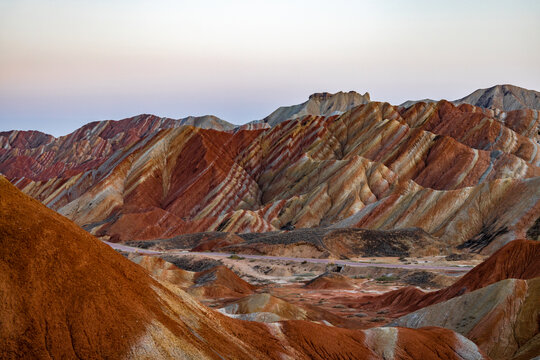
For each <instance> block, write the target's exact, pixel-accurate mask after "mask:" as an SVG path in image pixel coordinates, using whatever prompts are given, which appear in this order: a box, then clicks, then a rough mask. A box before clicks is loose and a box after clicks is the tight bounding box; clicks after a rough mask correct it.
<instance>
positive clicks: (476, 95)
mask: <svg viewBox="0 0 540 360" xmlns="http://www.w3.org/2000/svg"><path fill="white" fill-rule="evenodd" d="M436 102H437V101H436V100H432V99H424V100H409V101H405V102H404V103H402V104H401V105H400V106H402V107H404V108H409V107H411V106H413V105H415V104H417V103H436ZM452 103H453V104H454V105H461V104H469V105H473V106H478V107H480V108H484V109H491V110H493V111H495V113H497V115H500V116H501V117H502V120H504V116H505V113H506V112H508V111H513V110H528V109H532V110H540V93H539V92H538V91H534V90H528V89H524V88H521V87H519V86H514V85H508V84H505V85H495V86H492V87H490V88H487V89H478V90H476V91H474V92H473V93H471V94H469V95H467V96H465V97H463V98H461V99H458V100H454V101H452Z"/></svg>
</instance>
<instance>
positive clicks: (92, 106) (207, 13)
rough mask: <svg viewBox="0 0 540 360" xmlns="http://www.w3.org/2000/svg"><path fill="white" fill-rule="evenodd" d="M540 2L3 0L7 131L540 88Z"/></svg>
mask: <svg viewBox="0 0 540 360" xmlns="http://www.w3.org/2000/svg"><path fill="white" fill-rule="evenodd" d="M539 35H540V3H539V2H535V1H525V0H523V1H515V2H512V3H508V2H503V1H491V2H490V1H476V2H474V3H471V2H467V1H454V2H451V3H446V2H432V1H411V2H408V3H407V4H405V3H404V2H398V1H386V2H376V1H362V2H349V1H336V2H333V3H332V4H327V3H325V2H322V1H275V2H271V3H265V2H262V1H231V2H228V3H227V4H222V3H221V2H218V1H201V2H196V3H177V2H172V1H153V2H144V1H132V2H127V1H116V2H114V3H110V2H106V1H93V2H89V1H81V2H69V1H48V2H43V1H37V0H32V1H24V0H19V1H10V0H8V1H4V2H2V3H0V131H5V130H12V129H21V130H27V129H33V130H40V131H43V132H46V133H50V134H53V135H55V136H59V135H65V134H67V133H69V132H71V131H73V130H75V129H76V128H78V127H80V126H82V125H84V124H85V123H88V122H90V121H97V120H118V119H122V118H126V117H130V116H134V115H137V114H141V113H151V114H155V115H158V116H165V117H171V118H183V117H186V116H190V115H193V116H201V115H210V114H211V115H215V116H218V117H219V118H221V119H224V120H226V121H229V122H231V123H234V124H243V123H246V122H248V121H251V120H256V119H261V118H263V117H264V116H266V115H268V114H269V113H271V112H272V111H273V110H275V109H276V108H277V107H279V106H286V105H293V104H298V103H301V102H304V101H306V100H307V97H308V96H309V95H310V94H312V93H314V92H322V91H328V92H337V91H350V90H354V91H357V92H359V93H364V92H366V91H367V92H369V93H370V95H371V98H372V100H379V101H388V102H390V103H393V104H400V103H402V102H404V101H406V100H417V99H423V98H433V99H441V98H445V99H448V100H454V99H457V98H460V97H463V96H465V95H468V94H470V93H471V92H473V91H475V90H476V89H479V88H488V87H491V86H494V85H498V84H512V85H516V86H520V87H524V88H528V89H531V90H537V91H538V90H540V67H539V66H538V64H539V63H540V43H539V42H538V41H537V40H535V39H537V38H538V36H539Z"/></svg>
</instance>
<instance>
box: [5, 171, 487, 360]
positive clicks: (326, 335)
mask: <svg viewBox="0 0 540 360" xmlns="http://www.w3.org/2000/svg"><path fill="white" fill-rule="evenodd" d="M173 291H174V292H173ZM0 294H1V296H2V300H3V301H2V303H1V304H0V318H1V319H2V326H1V327H0V348H1V349H2V357H4V358H85V359H96V358H113V359H117V358H130V359H131V358H153V359H159V358H186V359H220V358H221V359H224V358H232V359H253V358H256V359H276V358H287V357H288V358H294V359H309V358H311V359H322V358H325V359H326V358H378V357H379V358H380V357H383V356H385V357H387V356H389V355H390V356H392V357H393V356H395V357H396V358H424V359H436V358H446V359H462V358H466V359H481V358H484V356H483V355H482V354H481V353H480V352H479V350H478V349H477V347H476V345H474V343H472V342H471V341H469V340H467V339H466V338H464V337H463V336H461V335H459V334H456V333H455V332H453V331H451V330H445V329H440V328H429V329H420V330H415V329H404V328H403V329H402V328H392V329H390V330H386V329H383V330H376V331H375V332H361V331H352V330H344V329H335V328H331V327H326V326H322V325H318V324H312V323H309V322H302V321H291V322H283V323H280V324H275V325H265V324H260V323H254V322H242V321H237V320H234V319H230V318H228V317H225V316H223V315H221V314H219V313H217V312H214V311H211V310H209V309H208V308H205V307H204V306H202V305H200V304H199V303H197V302H196V301H194V300H193V299H192V298H191V297H190V296H189V295H187V294H186V293H185V292H183V291H181V290H178V289H177V288H171V289H168V288H166V287H165V286H163V285H161V284H160V283H158V282H157V281H156V280H154V279H152V278H151V277H150V276H148V274H147V273H146V272H145V271H144V269H142V268H141V267H140V266H138V265H136V264H134V263H132V262H130V261H128V260H127V259H125V258H123V257H122V256H121V255H120V254H117V253H116V252H115V251H113V250H112V249H111V248H109V247H108V246H107V245H105V244H103V243H100V242H99V241H97V240H96V239H94V238H93V237H92V236H90V235H89V234H87V233H86V232H84V231H83V230H81V229H80V228H78V227H77V226H76V225H75V224H73V223H72V222H70V221H68V220H66V219H65V218H63V217H62V216H60V215H58V214H56V213H54V212H53V211H52V210H50V209H48V208H46V207H45V206H43V205H41V204H40V203H39V202H37V201H35V200H32V199H30V198H29V197H27V196H26V195H23V194H22V193H20V192H19V191H18V190H17V189H16V188H15V187H14V186H12V185H10V184H9V183H8V182H7V180H5V179H4V178H0Z"/></svg>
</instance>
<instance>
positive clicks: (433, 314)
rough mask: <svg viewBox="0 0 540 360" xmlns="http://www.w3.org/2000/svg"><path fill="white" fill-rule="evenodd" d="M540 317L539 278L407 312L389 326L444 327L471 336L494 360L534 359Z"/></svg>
mask: <svg viewBox="0 0 540 360" xmlns="http://www.w3.org/2000/svg"><path fill="white" fill-rule="evenodd" d="M539 317H540V277H537V278H535V279H531V280H518V279H507V280H502V281H499V282H496V283H494V284H492V285H489V286H487V287H484V288H481V289H479V290H476V291H473V292H470V293H467V294H465V295H462V296H458V297H455V298H453V299H450V300H448V301H445V302H441V303H438V304H436V305H431V306H428V307H425V308H423V309H421V310H418V311H415V312H413V313H410V314H408V315H405V316H403V317H401V318H399V319H397V320H395V321H394V322H392V323H391V324H390V325H389V326H405V327H410V328H420V327H425V326H440V327H444V328H447V329H452V330H454V331H457V332H459V333H460V334H462V335H464V336H466V337H468V338H469V339H471V340H472V341H474V343H475V344H477V345H478V346H479V347H480V348H481V349H482V350H484V351H485V352H486V354H488V355H489V356H490V357H491V358H493V359H531V358H532V357H534V356H536V355H538V354H540V341H538V339H537V337H538V334H540V329H539V326H540V325H539V323H538V319H539ZM535 337H536V338H535Z"/></svg>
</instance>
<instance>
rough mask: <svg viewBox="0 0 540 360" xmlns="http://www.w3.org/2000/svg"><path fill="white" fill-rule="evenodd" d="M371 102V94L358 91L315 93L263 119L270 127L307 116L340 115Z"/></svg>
mask: <svg viewBox="0 0 540 360" xmlns="http://www.w3.org/2000/svg"><path fill="white" fill-rule="evenodd" d="M368 102H370V98H369V93H367V92H366V93H365V94H364V95H362V94H359V93H357V92H356V91H349V92H343V91H340V92H337V93H335V94H332V93H329V92H319V93H313V94H311V95H310V96H309V99H308V100H307V101H306V102H303V103H301V104H298V105H292V106H282V107H280V108H278V109H277V110H275V111H274V112H273V113H271V114H270V115H268V116H267V117H265V118H264V119H263V122H265V123H268V124H269V125H270V126H274V125H276V124H279V123H281V122H283V121H285V120H291V119H296V118H299V117H302V116H305V115H316V116H331V115H340V114H342V113H344V112H345V111H348V110H350V109H352V108H353V107H356V106H358V105H362V104H367V103H368Z"/></svg>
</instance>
